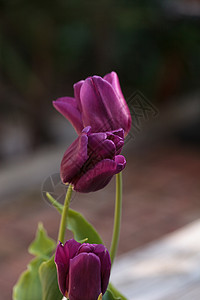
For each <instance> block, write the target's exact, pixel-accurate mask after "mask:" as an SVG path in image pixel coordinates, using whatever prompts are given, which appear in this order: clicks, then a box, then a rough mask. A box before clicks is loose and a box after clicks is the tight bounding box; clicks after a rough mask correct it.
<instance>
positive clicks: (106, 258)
mask: <svg viewBox="0 0 200 300" xmlns="http://www.w3.org/2000/svg"><path fill="white" fill-rule="evenodd" d="M93 253H94V254H96V255H97V256H98V257H99V259H100V261H101V292H102V294H104V293H105V291H106V289H107V287H108V283H109V278H110V270H111V260H110V254H109V252H108V250H107V249H106V247H105V246H104V245H95V248H94V252H93Z"/></svg>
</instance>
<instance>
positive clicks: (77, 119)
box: [53, 97, 83, 134]
mask: <svg viewBox="0 0 200 300" xmlns="http://www.w3.org/2000/svg"><path fill="white" fill-rule="evenodd" d="M53 106H54V107H55V108H56V109H57V111H59V112H60V113H61V114H62V115H63V116H64V117H65V118H66V119H68V120H69V121H70V122H71V124H72V125H73V126H74V128H75V130H76V132H77V133H78V134H80V133H81V131H82V129H83V123H82V118H81V113H80V110H79V108H78V104H77V101H76V99H75V98H72V97H62V98H58V99H57V100H56V101H53Z"/></svg>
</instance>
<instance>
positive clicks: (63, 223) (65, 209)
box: [58, 184, 72, 243]
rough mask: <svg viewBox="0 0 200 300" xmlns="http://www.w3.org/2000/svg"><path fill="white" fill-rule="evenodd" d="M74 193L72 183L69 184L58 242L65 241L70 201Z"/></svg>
mask: <svg viewBox="0 0 200 300" xmlns="http://www.w3.org/2000/svg"><path fill="white" fill-rule="evenodd" d="M71 195H72V185H71V184H69V187H68V190H67V194H66V197H65V203H64V206H63V211H62V215H61V219H60V228H59V233H58V242H61V243H64V237H65V230H66V224H67V213H68V210H69V203H70V199H71Z"/></svg>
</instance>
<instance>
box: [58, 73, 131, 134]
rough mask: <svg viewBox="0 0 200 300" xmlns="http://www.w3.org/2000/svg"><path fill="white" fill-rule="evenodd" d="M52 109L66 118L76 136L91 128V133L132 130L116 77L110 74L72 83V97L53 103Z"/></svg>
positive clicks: (128, 112)
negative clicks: (87, 127) (88, 127)
mask: <svg viewBox="0 0 200 300" xmlns="http://www.w3.org/2000/svg"><path fill="white" fill-rule="evenodd" d="M53 105H54V107H55V108H56V109H57V110H58V111H59V112H60V113H61V114H62V115H63V116H64V117H65V118H67V119H68V120H69V121H70V122H71V123H72V125H73V126H74V128H75V130H76V131H77V133H78V134H80V133H81V132H82V130H83V128H84V127H86V126H91V128H92V132H105V131H112V130H117V129H119V128H123V129H124V133H125V135H127V133H128V132H129V130H130V127H131V115H130V111H129V108H128V106H127V104H126V101H125V99H124V96H123V94H122V91H121V87H120V84H119V79H118V76H117V74H116V73H115V72H111V73H109V74H107V75H105V76H104V78H101V77H99V76H92V77H88V78H87V79H86V80H81V81H79V82H77V83H75V84H74V98H71V97H63V98H58V99H57V100H56V101H53Z"/></svg>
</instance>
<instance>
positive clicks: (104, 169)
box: [60, 126, 126, 193]
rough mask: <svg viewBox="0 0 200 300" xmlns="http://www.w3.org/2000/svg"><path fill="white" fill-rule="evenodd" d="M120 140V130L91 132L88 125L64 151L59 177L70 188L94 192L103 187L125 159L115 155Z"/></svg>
mask: <svg viewBox="0 0 200 300" xmlns="http://www.w3.org/2000/svg"><path fill="white" fill-rule="evenodd" d="M123 144H124V131H123V129H118V130H115V131H109V132H98V133H92V132H91V127H90V126H88V127H86V128H84V129H83V130H82V133H81V134H80V135H79V137H78V138H77V139H76V140H75V141H74V142H73V143H72V144H71V146H70V147H69V148H68V149H67V150H66V152H65V153H64V156H63V159H62V162H61V170H60V174H61V179H62V181H63V183H65V184H66V183H71V184H72V185H73V188H74V190H76V191H78V192H82V193H88V192H94V191H97V190H99V189H102V188H103V187H105V186H106V185H107V184H108V183H109V181H110V180H111V178H112V176H113V175H115V174H117V173H119V172H121V171H122V170H123V169H124V167H125V165H126V160H125V158H124V156H122V155H119V153H120V152H121V149H122V147H123Z"/></svg>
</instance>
